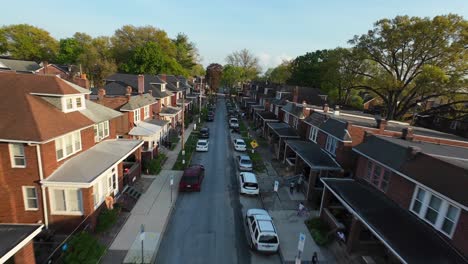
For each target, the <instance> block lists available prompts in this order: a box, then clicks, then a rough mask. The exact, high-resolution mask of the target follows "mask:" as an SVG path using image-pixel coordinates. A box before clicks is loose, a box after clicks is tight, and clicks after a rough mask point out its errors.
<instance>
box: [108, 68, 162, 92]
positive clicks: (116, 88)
mask: <svg viewBox="0 0 468 264" xmlns="http://www.w3.org/2000/svg"><path fill="white" fill-rule="evenodd" d="M143 75H144V79H145V93H149V90H154V87H153V86H152V85H151V84H154V83H164V81H162V80H161V79H160V78H159V77H158V76H157V75H151V74H143ZM127 86H131V87H132V93H134V94H135V93H138V75H137V74H127V73H115V74H112V75H111V76H109V77H107V78H106V85H105V87H104V89H105V90H106V95H125V94H126V89H127ZM153 93H154V91H153Z"/></svg>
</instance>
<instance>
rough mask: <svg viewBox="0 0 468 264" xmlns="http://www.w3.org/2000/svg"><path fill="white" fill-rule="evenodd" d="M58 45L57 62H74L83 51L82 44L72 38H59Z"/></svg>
mask: <svg viewBox="0 0 468 264" xmlns="http://www.w3.org/2000/svg"><path fill="white" fill-rule="evenodd" d="M59 46H60V48H59V52H58V55H57V62H58V63H62V64H74V63H76V62H77V60H78V57H79V56H80V55H81V53H83V46H82V45H80V43H79V42H78V41H77V40H76V39H74V38H66V39H61V40H60V44H59Z"/></svg>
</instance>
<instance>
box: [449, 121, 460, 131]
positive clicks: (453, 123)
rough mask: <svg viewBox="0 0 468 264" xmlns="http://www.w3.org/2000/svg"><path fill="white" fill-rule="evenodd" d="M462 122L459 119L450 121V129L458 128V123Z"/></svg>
mask: <svg viewBox="0 0 468 264" xmlns="http://www.w3.org/2000/svg"><path fill="white" fill-rule="evenodd" d="M459 124H460V122H459V121H452V122H450V129H453V130H456V129H457V128H458V125H459Z"/></svg>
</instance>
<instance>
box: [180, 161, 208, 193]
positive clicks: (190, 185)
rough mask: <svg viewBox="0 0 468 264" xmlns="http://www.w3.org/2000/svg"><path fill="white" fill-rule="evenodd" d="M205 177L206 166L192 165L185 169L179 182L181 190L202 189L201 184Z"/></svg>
mask: <svg viewBox="0 0 468 264" xmlns="http://www.w3.org/2000/svg"><path fill="white" fill-rule="evenodd" d="M203 178H205V167H204V166H203V165H192V166H190V167H189V168H187V169H185V170H184V174H183V175H182V178H181V179H180V182H179V191H200V190H201V184H202V182H203Z"/></svg>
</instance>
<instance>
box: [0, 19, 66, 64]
mask: <svg viewBox="0 0 468 264" xmlns="http://www.w3.org/2000/svg"><path fill="white" fill-rule="evenodd" d="M0 51H1V52H5V53H8V54H10V55H11V56H12V57H13V58H15V59H20V60H33V61H37V62H38V61H43V60H47V61H50V60H53V59H54V58H55V56H56V55H57V51H58V42H57V40H55V39H54V38H53V37H52V36H50V34H49V32H47V31H45V30H43V29H40V28H37V27H34V26H31V25H28V24H17V25H9V26H3V27H1V28H0Z"/></svg>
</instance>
